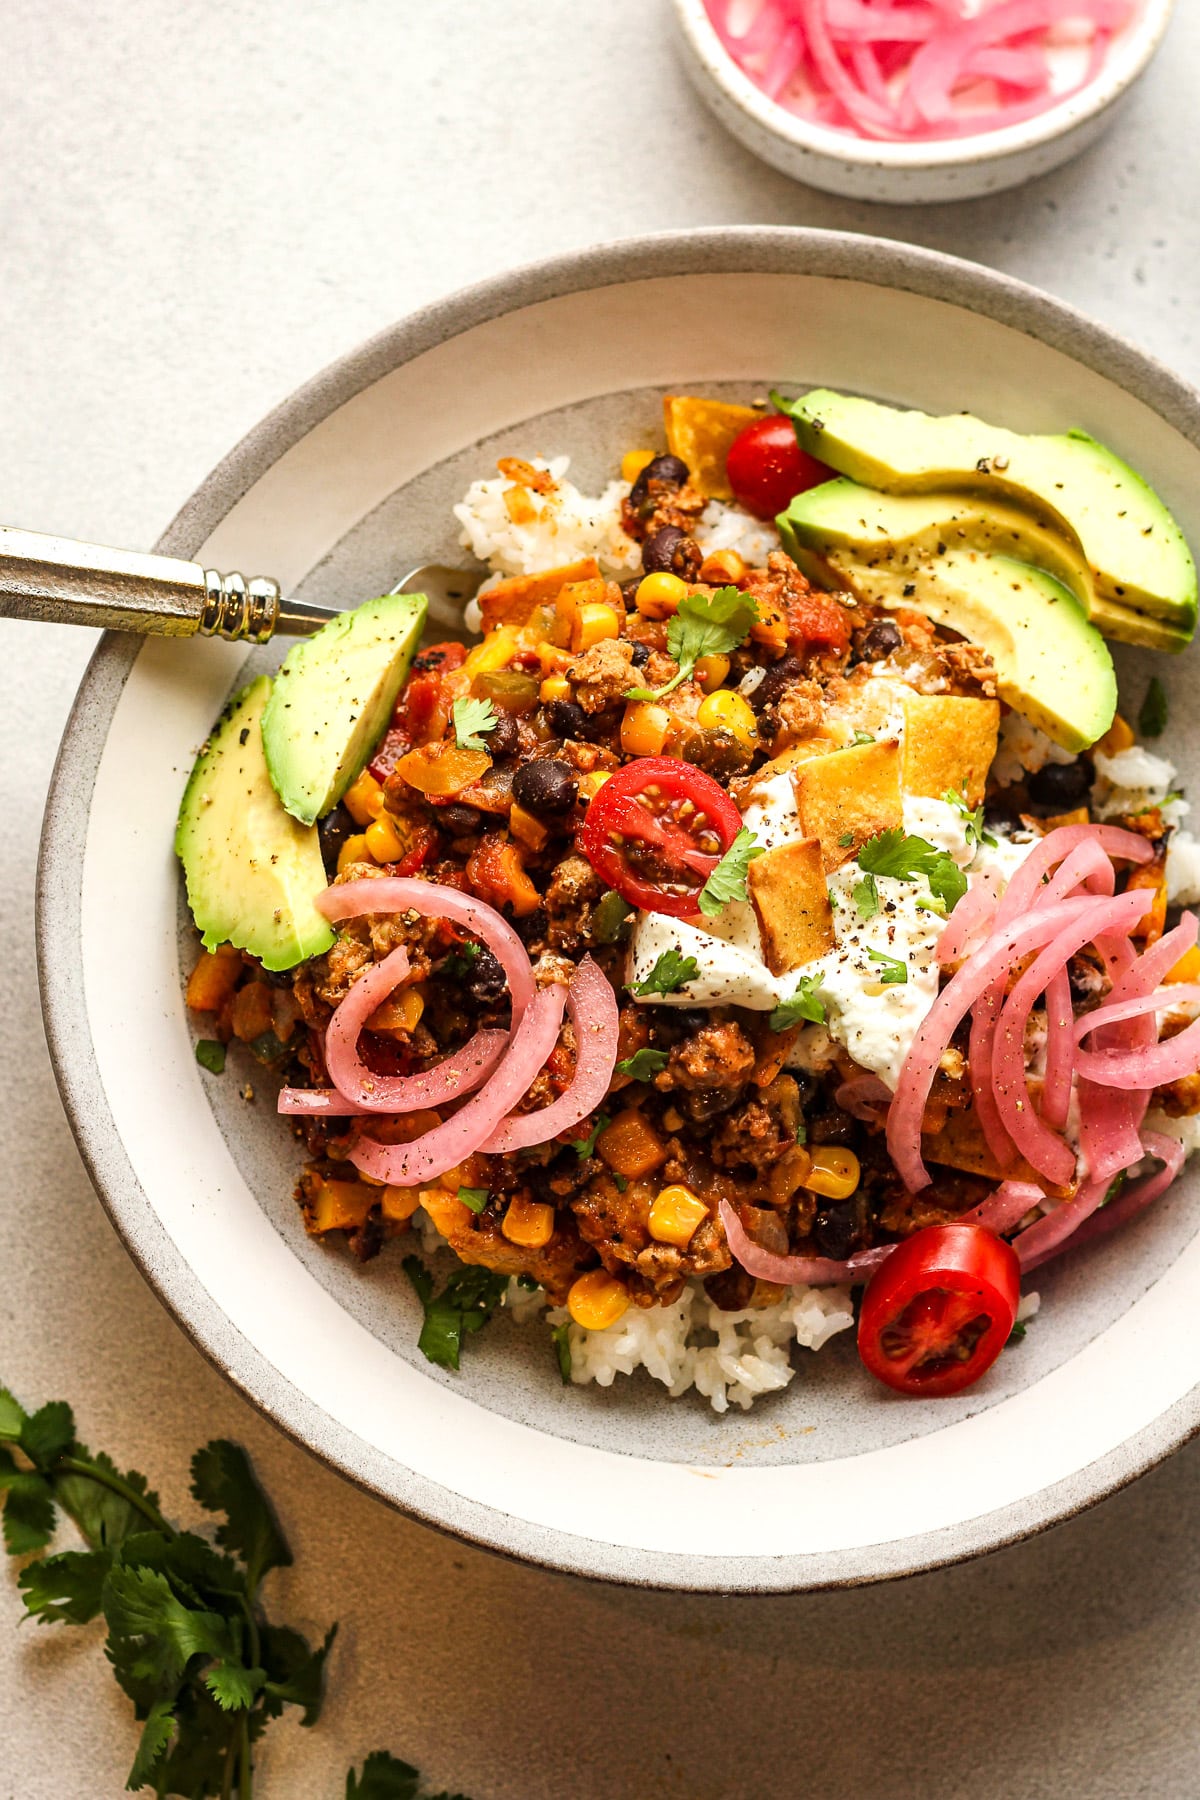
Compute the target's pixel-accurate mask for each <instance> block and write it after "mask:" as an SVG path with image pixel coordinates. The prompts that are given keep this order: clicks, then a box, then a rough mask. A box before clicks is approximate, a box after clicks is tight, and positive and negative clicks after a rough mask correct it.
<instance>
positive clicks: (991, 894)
mask: <svg viewBox="0 0 1200 1800" xmlns="http://www.w3.org/2000/svg"><path fill="white" fill-rule="evenodd" d="M999 888H1000V877H999V875H998V874H997V873H996V871H995V870H994V869H985V870H982V871H981V872H980V873H979V874H978V875H972V876H971V877H970V881H969V885H968V887H967V891H966V893H965V894H964V895H963V897H962V899H961V900H960V901H959V903H958V905H957V906H956V907H955V909H954V911H953V912H952V913H951V915H950V917H949V919H948V920H947V922H946V928H945V930H944V931H943V932H942V935H941V937H940V938H939V939H938V945H937V959H938V961H939V962H940V963H941V964H942V966H943V968H944V967H945V966H946V964H947V963H952V962H957V961H958V960H959V958H960V957H961V956H963V955H965V954H966V952H967V950H968V948H969V947H970V946H972V945H973V943H974V940H975V939H976V938H977V937H978V936H979V934H980V933H981V932H983V931H984V930H985V929H986V928H987V927H988V926H989V925H990V924H991V922H992V920H993V918H994V917H995V914H996V908H997V906H998V905H999Z"/></svg>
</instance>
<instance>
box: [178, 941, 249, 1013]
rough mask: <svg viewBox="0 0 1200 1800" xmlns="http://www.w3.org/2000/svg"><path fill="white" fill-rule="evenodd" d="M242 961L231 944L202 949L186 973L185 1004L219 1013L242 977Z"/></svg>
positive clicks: (197, 1010) (198, 1010) (201, 1010)
mask: <svg viewBox="0 0 1200 1800" xmlns="http://www.w3.org/2000/svg"><path fill="white" fill-rule="evenodd" d="M244 967H245V964H244V963H243V961H242V953H241V951H240V950H235V949H234V947H233V945H232V944H218V945H217V947H216V949H215V950H202V951H201V952H200V955H199V958H198V959H197V962H196V966H195V968H194V969H193V970H192V972H191V974H190V975H189V976H188V984H187V1004H188V1006H189V1007H190V1008H191V1010H192V1011H193V1012H220V1010H221V1008H222V1007H223V1006H224V1004H225V1002H226V1001H227V1000H228V999H229V997H230V995H231V994H232V993H233V990H234V988H235V987H236V986H237V984H238V982H239V980H240V979H241V974H242V970H243V969H244Z"/></svg>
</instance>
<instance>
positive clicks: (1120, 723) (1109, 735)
mask: <svg viewBox="0 0 1200 1800" xmlns="http://www.w3.org/2000/svg"><path fill="white" fill-rule="evenodd" d="M1132 743H1133V731H1132V729H1131V727H1130V725H1129V724H1128V722H1127V721H1126V720H1125V719H1123V718H1122V717H1121V715H1120V713H1118V714H1117V715H1116V717H1115V718H1114V720H1113V722H1112V724H1111V725H1110V726H1109V728H1108V730H1107V731H1106V732H1105V734H1104V736H1103V737H1102V738H1101V739H1100V741H1099V743H1097V744H1094V745H1093V746H1092V748H1093V750H1099V751H1100V753H1101V755H1102V756H1119V755H1120V753H1121V751H1122V750H1128V749H1129V748H1130V747H1131V745H1132Z"/></svg>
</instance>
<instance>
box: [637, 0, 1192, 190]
mask: <svg viewBox="0 0 1200 1800" xmlns="http://www.w3.org/2000/svg"><path fill="white" fill-rule="evenodd" d="M673 4H674V7H675V14H676V17H677V19H678V21H679V28H680V32H681V35H682V39H683V47H684V62H685V66H686V68H687V72H688V75H689V76H690V78H691V80H692V83H693V85H694V86H695V88H696V90H697V92H698V93H699V94H700V97H701V99H702V100H704V101H705V103H706V104H707V105H708V106H709V107H710V108H711V109H712V111H713V112H714V113H715V114H716V116H717V118H718V119H719V120H720V121H721V123H722V125H724V126H725V128H726V129H727V130H728V131H731V132H732V133H733V135H734V137H736V138H738V139H740V140H741V142H742V143H743V144H745V146H746V148H747V149H748V150H752V151H753V152H754V154H755V155H756V156H761V157H762V159H763V161H764V162H769V163H773V164H774V166H775V168H777V169H782V170H783V172H784V174H785V175H791V176H792V177H794V179H795V180H797V181H803V182H807V184H808V185H809V186H810V187H816V188H823V189H824V190H825V191H826V192H827V193H830V194H846V195H849V196H850V197H851V198H853V199H855V200H881V201H886V202H890V203H894V204H897V205H900V204H905V203H910V202H918V203H919V202H923V201H930V200H968V199H972V198H974V197H975V196H976V195H979V194H995V193H999V192H1000V191H1001V189H1003V188H1010V187H1016V186H1018V185H1019V184H1020V183H1021V182H1023V181H1030V180H1032V179H1033V177H1034V176H1036V175H1045V174H1046V173H1047V171H1048V170H1050V169H1056V168H1058V167H1059V165H1060V164H1061V163H1065V162H1068V161H1069V160H1070V159H1071V157H1073V156H1078V155H1079V153H1080V151H1082V150H1086V149H1087V147H1088V145H1089V144H1092V143H1094V142H1095V141H1096V139H1097V138H1098V137H1099V136H1100V135H1101V133H1102V132H1104V131H1106V130H1107V129H1108V127H1109V126H1110V125H1111V124H1112V122H1113V120H1114V119H1115V118H1116V116H1117V114H1118V112H1119V111H1120V109H1121V106H1122V105H1123V104H1124V102H1125V101H1126V99H1127V98H1128V96H1129V95H1130V93H1131V92H1132V91H1133V89H1134V87H1135V86H1136V85H1137V83H1138V81H1139V80H1140V78H1141V76H1142V75H1143V74H1144V73H1145V71H1146V69H1147V68H1148V67H1149V64H1150V61H1151V59H1152V58H1153V56H1154V54H1155V52H1156V51H1157V50H1158V48H1159V46H1160V45H1161V43H1162V41H1163V38H1164V36H1165V34H1166V30H1167V25H1168V23H1169V21H1170V16H1171V8H1172V5H1173V0H1144V4H1143V7H1142V9H1141V11H1140V12H1139V13H1138V14H1137V15H1136V16H1135V17H1134V19H1133V20H1132V21H1131V23H1130V24H1129V25H1127V26H1126V27H1125V29H1124V30H1123V31H1122V32H1120V33H1119V34H1118V36H1117V37H1116V38H1115V39H1114V41H1113V44H1112V46H1111V47H1110V49H1109V53H1108V56H1107V58H1106V60H1105V64H1104V67H1103V69H1102V70H1101V72H1100V74H1099V76H1098V77H1097V78H1096V80H1095V81H1092V82H1089V83H1088V85H1087V86H1086V87H1085V88H1083V89H1082V90H1081V91H1080V92H1079V93H1077V94H1075V95H1073V96H1071V98H1069V99H1064V100H1062V101H1060V102H1059V104H1058V105H1057V106H1052V107H1049V108H1048V109H1047V110H1046V111H1045V112H1044V113H1039V114H1038V115H1037V117H1036V118H1033V119H1026V120H1023V121H1022V122H1021V123H1019V124H1016V125H1008V126H1005V127H1003V128H1002V129H1001V130H999V131H989V132H984V133H981V134H980V135H978V136H977V137H963V138H954V139H949V140H938V141H932V142H930V141H927V142H925V143H880V142H877V141H875V140H873V139H869V138H859V137H855V136H853V135H852V134H851V133H849V132H843V131H835V130H833V129H831V128H830V127H829V126H826V125H818V124H816V123H813V122H810V121H809V120H807V119H802V118H799V117H797V115H796V114H795V113H791V112H789V111H788V110H787V109H786V107H783V106H779V105H777V104H776V102H775V101H774V100H770V99H768V98H767V96H766V94H764V93H763V92H762V90H761V88H759V87H756V86H755V84H754V82H753V81H751V80H750V78H749V76H748V75H745V74H743V73H742V71H741V69H739V68H738V66H737V64H736V63H735V62H734V60H733V58H732V57H731V56H730V55H729V54H728V52H727V51H726V50H725V48H724V46H723V45H722V43H721V40H720V38H719V37H718V36H717V34H716V32H715V30H714V29H713V26H712V23H711V21H710V20H709V17H708V14H707V12H706V11H705V7H704V0H673Z"/></svg>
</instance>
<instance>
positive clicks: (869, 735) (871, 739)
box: [850, 731, 877, 749]
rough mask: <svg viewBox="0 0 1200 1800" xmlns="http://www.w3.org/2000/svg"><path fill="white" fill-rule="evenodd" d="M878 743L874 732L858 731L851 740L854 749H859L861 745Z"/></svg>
mask: <svg viewBox="0 0 1200 1800" xmlns="http://www.w3.org/2000/svg"><path fill="white" fill-rule="evenodd" d="M876 742H877V739H876V737H875V734H874V732H872V731H856V732H855V734H854V736H853V737H852V738H851V739H850V745H851V748H852V749H854V748H857V746H858V745H859V744H874V743H876Z"/></svg>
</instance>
